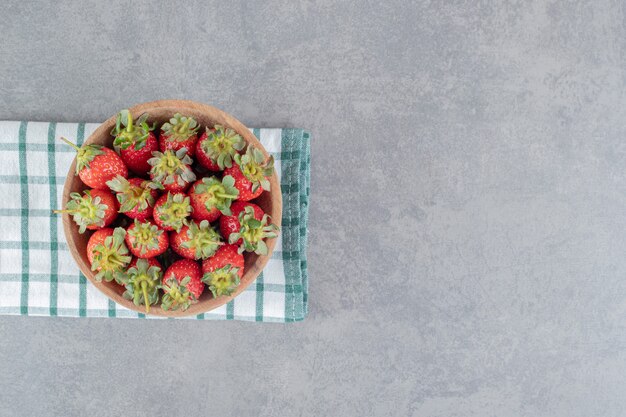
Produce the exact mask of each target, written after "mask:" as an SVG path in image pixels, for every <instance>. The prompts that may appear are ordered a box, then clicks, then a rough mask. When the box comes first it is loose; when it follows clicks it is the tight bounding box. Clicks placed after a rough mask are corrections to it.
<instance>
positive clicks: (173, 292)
mask: <svg viewBox="0 0 626 417" xmlns="http://www.w3.org/2000/svg"><path fill="white" fill-rule="evenodd" d="M189 282H191V277H189V276H186V277H184V278H183V279H182V280H181V281H180V283H179V282H178V280H176V278H174V277H172V278H169V279H168V280H166V281H165V283H164V284H163V287H162V288H163V297H162V299H161V308H163V310H178V309H180V310H182V311H185V310H187V309H188V308H189V306H190V305H191V304H193V303H195V302H196V301H198V300H197V299H196V296H195V295H194V294H193V293H192V292H191V291H189V290H188V289H187V286H188V285H189Z"/></svg>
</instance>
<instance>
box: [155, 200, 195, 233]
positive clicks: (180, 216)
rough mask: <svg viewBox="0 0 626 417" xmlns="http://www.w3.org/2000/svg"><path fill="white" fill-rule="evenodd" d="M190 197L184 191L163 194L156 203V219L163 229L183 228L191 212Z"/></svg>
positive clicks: (178, 229)
mask: <svg viewBox="0 0 626 417" xmlns="http://www.w3.org/2000/svg"><path fill="white" fill-rule="evenodd" d="M191 210H192V208H191V204H190V202H189V197H187V196H186V195H185V194H184V193H170V192H168V193H167V194H164V195H162V196H161V197H160V198H159V199H158V200H157V202H156V204H155V205H154V212H153V214H154V221H155V222H156V224H157V225H158V226H159V227H160V228H161V229H163V230H168V231H171V230H175V231H177V232H179V231H180V229H182V227H183V226H184V225H185V223H186V221H187V217H189V215H190V214H191Z"/></svg>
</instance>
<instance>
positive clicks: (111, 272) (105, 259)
mask: <svg viewBox="0 0 626 417" xmlns="http://www.w3.org/2000/svg"><path fill="white" fill-rule="evenodd" d="M125 234H126V232H125V231H124V229H123V228H121V227H116V228H115V230H113V229H111V228H110V227H107V228H104V229H100V230H97V231H96V232H94V234H93V235H91V237H90V238H89V241H88V242H87V259H88V260H89V263H90V264H91V270H92V271H97V272H98V273H97V274H96V277H95V278H96V281H102V279H104V280H105V281H107V282H109V281H113V280H114V279H115V280H116V281H119V280H120V279H122V278H123V276H124V271H125V270H126V265H128V263H129V262H130V260H131V257H130V256H129V255H128V248H127V247H126V245H125V244H124V235H125Z"/></svg>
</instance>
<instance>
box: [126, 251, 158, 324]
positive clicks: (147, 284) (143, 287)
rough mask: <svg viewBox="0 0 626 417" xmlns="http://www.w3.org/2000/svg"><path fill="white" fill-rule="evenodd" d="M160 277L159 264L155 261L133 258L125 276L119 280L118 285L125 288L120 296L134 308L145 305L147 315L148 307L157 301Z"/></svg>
mask: <svg viewBox="0 0 626 417" xmlns="http://www.w3.org/2000/svg"><path fill="white" fill-rule="evenodd" d="M162 276H163V270H162V268H161V264H160V263H159V261H157V260H156V259H154V258H152V259H139V258H133V260H132V262H131V263H130V265H128V269H127V270H126V274H124V275H123V277H122V278H121V279H120V283H121V284H122V285H124V286H125V287H126V291H124V294H122V296H123V297H124V298H126V299H127V300H133V303H134V304H135V305H136V306H140V305H145V306H146V313H149V312H150V306H151V305H153V304H156V303H157V302H158V301H159V288H160V284H161V277H162Z"/></svg>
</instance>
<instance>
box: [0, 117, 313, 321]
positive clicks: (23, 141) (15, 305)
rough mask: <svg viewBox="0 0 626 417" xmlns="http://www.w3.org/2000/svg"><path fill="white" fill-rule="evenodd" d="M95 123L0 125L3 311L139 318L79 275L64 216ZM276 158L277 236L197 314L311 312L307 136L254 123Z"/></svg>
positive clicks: (270, 316) (298, 315) (273, 316)
mask: <svg viewBox="0 0 626 417" xmlns="http://www.w3.org/2000/svg"><path fill="white" fill-rule="evenodd" d="M97 126H98V124H93V123H41V122H0V226H1V227H0V230H2V235H1V236H0V314H20V315H33V316H68V317H145V316H144V315H143V314H141V313H139V314H138V313H135V312H133V311H130V310H127V309H125V308H123V307H121V306H119V305H117V304H115V303H114V302H112V301H111V300H109V299H108V298H107V297H105V296H104V295H103V294H101V293H100V292H99V291H98V290H97V289H96V288H95V287H94V286H93V285H91V283H90V282H89V281H88V280H87V279H86V278H85V277H84V276H83V275H82V274H81V273H80V272H79V270H78V267H77V266H76V264H75V263H74V260H73V259H72V257H71V255H70V252H69V250H68V246H67V243H66V241H65V236H64V234H63V227H62V220H61V216H57V215H54V214H52V210H53V209H57V208H60V207H61V195H62V191H63V183H64V181H65V176H66V175H67V172H68V169H69V166H70V164H71V162H72V159H73V158H74V155H75V153H74V151H73V150H72V149H71V148H70V147H69V146H67V145H65V144H63V143H62V142H61V141H59V140H58V138H59V137H60V136H66V137H68V138H73V139H76V140H77V141H78V143H79V144H81V143H82V142H83V141H84V140H85V138H86V137H88V136H89V135H90V134H91V132H93V131H94V130H95V129H96V127H97ZM253 132H254V134H255V135H256V136H257V137H258V138H259V139H260V140H261V142H262V143H263V145H264V146H265V148H266V149H267V151H268V152H269V153H271V154H272V155H274V158H275V159H276V170H277V173H278V176H279V178H280V182H281V188H282V193H283V219H282V231H281V236H280V237H279V239H278V242H277V245H276V248H275V250H274V254H273V255H272V259H270V261H269V263H268V264H267V266H266V267H265V270H264V271H263V273H262V274H261V275H260V276H259V278H258V279H257V280H256V282H254V283H252V284H251V285H250V286H249V287H248V288H247V289H246V291H244V292H243V293H241V294H240V295H239V296H238V297H237V298H236V299H234V300H233V301H231V302H230V303H228V304H226V305H224V306H222V307H220V308H218V309H216V310H213V311H211V312H209V313H206V314H201V315H199V316H197V318H198V319H226V320H248V321H271V322H292V321H299V320H302V319H304V317H305V315H306V313H307V286H308V277H307V267H306V240H307V220H308V201H309V166H310V157H309V133H308V132H306V131H304V130H302V129H253Z"/></svg>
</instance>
